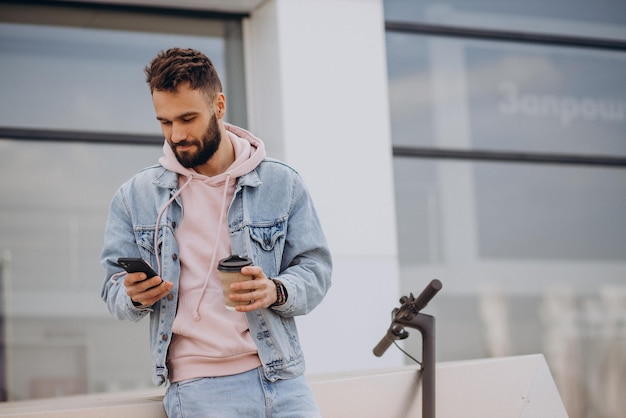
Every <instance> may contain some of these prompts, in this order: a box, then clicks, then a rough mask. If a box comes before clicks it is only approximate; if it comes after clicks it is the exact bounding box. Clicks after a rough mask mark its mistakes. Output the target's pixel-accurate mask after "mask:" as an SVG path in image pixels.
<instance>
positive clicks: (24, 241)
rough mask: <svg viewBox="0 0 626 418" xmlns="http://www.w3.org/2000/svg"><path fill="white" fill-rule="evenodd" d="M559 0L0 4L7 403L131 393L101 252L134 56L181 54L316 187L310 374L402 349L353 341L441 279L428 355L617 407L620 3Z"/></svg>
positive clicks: (129, 143) (623, 64)
mask: <svg viewBox="0 0 626 418" xmlns="http://www.w3.org/2000/svg"><path fill="white" fill-rule="evenodd" d="M416 3H417V4H416ZM570 3H571V2H565V1H553V2H550V4H545V2H538V1H537V2H534V1H533V2H523V4H520V5H514V4H508V3H507V4H506V5H503V3H501V2H489V1H486V0H485V1H476V2H472V4H466V2H462V1H430V0H425V1H422V2H412V1H402V0H386V1H382V0H322V1H320V0H268V1H259V0H249V1H244V0H241V1H226V0H224V1H214V0H208V1H194V0H184V1H178V2H171V1H165V0H163V1H158V0H143V1H140V0H136V1H123V0H108V1H107V0H101V1H95V0H94V1H72V2H66V1H45V2H41V1H33V2H31V1H21V2H17V1H15V2H12V1H2V2H0V10H1V11H2V12H1V13H0V73H2V74H3V77H2V80H1V81H0V88H1V91H2V95H1V96H0V172H1V173H2V174H3V176H2V177H3V179H4V181H3V182H2V183H0V191H1V192H2V196H3V198H2V203H0V251H1V255H2V257H3V258H2V273H1V274H2V276H1V277H2V286H3V287H2V296H3V299H2V301H3V305H2V307H3V318H4V320H3V322H2V326H3V333H4V340H3V341H4V345H3V351H2V352H1V353H0V354H1V355H2V356H3V357H4V361H3V364H4V367H3V369H2V370H1V374H2V375H1V376H0V378H1V379H2V382H4V384H3V387H4V399H9V400H18V399H28V398H36V397H43V396H58V395H67V394H73V393H85V392H100V391H117V390H126V389H134V388H139V387H143V386H148V385H150V381H149V379H150V372H149V358H148V341H147V337H148V328H147V323H146V324H142V323H140V324H128V323H121V322H117V321H115V320H113V319H112V318H110V316H109V314H108V312H106V308H105V307H104V304H103V303H102V302H101V301H100V299H99V289H100V284H101V281H102V280H103V277H102V276H103V272H102V270H101V267H100V266H99V263H98V260H99V251H100V246H101V243H102V233H103V227H104V221H105V219H106V214H107V209H108V202H109V199H110V198H111V196H112V195H113V193H114V191H115V189H116V188H117V187H118V186H119V184H121V183H122V182H123V181H124V180H125V179H126V178H127V177H129V176H130V175H132V174H133V173H134V172H136V171H138V170H139V169H141V168H142V167H144V166H147V165H149V164H152V163H153V162H154V161H155V160H156V159H157V158H158V156H159V155H160V153H161V146H162V138H161V136H160V131H159V126H158V124H157V123H156V121H155V119H154V114H153V109H152V104H151V101H150V97H149V91H148V89H147V86H146V85H145V81H144V79H143V67H144V66H145V65H146V64H147V63H148V61H149V60H150V58H151V57H152V56H154V55H155V54H156V52H158V51H159V50H161V49H165V48H168V47H170V46H184V47H193V48H197V49H200V50H202V51H203V52H205V53H206V54H207V55H209V56H210V57H211V59H212V60H213V61H214V63H215V64H216V67H217V68H218V72H219V73H220V75H221V76H222V78H223V80H224V81H225V83H224V84H225V92H226V95H227V98H228V112H227V119H228V121H230V122H232V123H235V124H237V125H240V126H243V127H246V128H248V129H250V130H251V131H252V132H254V133H255V134H256V135H258V136H259V137H261V138H262V139H264V141H265V142H266V144H267V148H268V154H270V155H271V156H273V157H276V158H279V159H282V160H284V161H286V162H287V163H289V164H291V165H293V166H294V167H295V168H297V169H298V171H300V173H301V174H302V175H303V177H304V178H305V180H306V182H307V184H308V185H309V188H310V190H311V193H312V195H313V198H314V199H315V201H316V205H317V209H318V211H319V214H320V218H321V221H322V224H323V226H324V228H325V231H326V233H327V236H328V239H329V243H330V246H331V250H332V252H333V257H334V262H335V273H334V284H333V287H332V288H331V291H330V292H329V295H328V297H327V299H326V301H325V302H324V303H323V304H322V305H321V306H320V307H319V308H318V309H317V310H315V311H314V312H313V313H312V314H310V315H309V316H307V317H304V318H301V320H299V328H300V331H301V337H302V340H303V345H304V350H305V355H306V357H307V362H308V373H326V372H337V371H349V370H366V369H376V368H383V367H390V366H396V365H401V364H403V362H405V361H409V360H405V356H403V355H402V353H400V352H399V351H398V350H393V349H390V350H388V352H387V353H386V354H385V355H384V356H383V357H382V358H377V357H374V356H373V355H372V348H373V347H374V345H375V344H376V343H377V342H378V340H379V339H380V338H381V337H382V336H383V335H384V333H385V331H386V329H387V327H388V325H389V320H390V313H391V310H392V308H394V307H395V306H397V303H398V298H399V297H400V296H402V295H406V294H409V293H411V292H413V293H415V294H417V293H419V292H420V291H421V290H422V288H423V287H424V286H425V285H426V284H427V283H428V282H429V281H430V280H431V279H432V278H438V279H440V280H441V281H442V283H443V289H442V291H441V292H440V293H439V294H438V295H437V297H436V298H435V299H434V300H433V301H432V302H431V303H430V304H429V306H428V308H427V309H428V311H429V313H432V314H433V315H435V316H436V318H437V333H438V334H437V335H438V338H437V354H438V360H439V361H453V360H461V359H468V358H480V357H489V356H506V355H517V354H528V353H537V352H541V353H544V354H545V355H546V358H547V359H548V363H549V364H550V367H551V370H552V372H553V374H554V376H555V380H556V382H557V385H558V386H559V389H560V391H561V395H562V397H563V399H564V401H565V403H566V405H567V407H568V412H569V413H570V416H572V417H587V416H611V415H610V414H611V413H612V412H613V411H620V410H623V407H624V406H625V405H624V404H623V402H624V401H623V400H622V399H620V397H619V395H618V394H619V393H620V392H619V391H620V390H621V391H623V389H624V388H626V380H625V378H624V377H623V376H626V362H624V360H623V359H624V358H626V356H625V355H624V354H626V326H625V325H624V323H625V322H626V321H625V318H626V313H625V309H626V307H625V306H626V296H625V294H626V290H624V289H625V288H626V279H625V278H626V221H625V220H624V217H623V216H622V214H623V213H625V212H626V171H624V168H626V129H625V128H626V83H625V81H626V55H625V54H624V52H625V51H626V47H625V44H626V25H625V24H626V18H624V17H623V16H626V13H624V12H626V10H624V7H625V6H623V5H621V3H620V2H619V1H608V0H607V1H603V2H600V3H598V2H594V6H590V5H588V4H586V3H588V2H584V1H576V2H574V3H575V6H572V5H571V4H570ZM416 334H417V333H415V335H414V334H413V333H411V336H410V338H409V339H408V340H407V341H406V342H405V343H404V347H405V349H407V350H408V351H409V352H411V353H419V344H420V338H419V336H418V335H416ZM620 388H621V389H620ZM618 408H621V409H618Z"/></svg>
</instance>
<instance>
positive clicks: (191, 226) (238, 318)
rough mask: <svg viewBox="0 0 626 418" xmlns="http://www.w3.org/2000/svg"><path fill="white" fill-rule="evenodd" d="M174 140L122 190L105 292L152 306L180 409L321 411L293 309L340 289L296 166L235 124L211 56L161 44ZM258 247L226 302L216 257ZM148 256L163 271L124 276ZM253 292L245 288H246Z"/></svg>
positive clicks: (157, 77) (134, 312)
mask: <svg viewBox="0 0 626 418" xmlns="http://www.w3.org/2000/svg"><path fill="white" fill-rule="evenodd" d="M145 72H146V75H147V82H148V84H149V86H150V91H151V93H152V101H153V104H154V109H155V111H156V118H157V120H158V121H159V122H160V124H161V128H162V130H163V134H164V136H165V143H164V145H163V154H164V155H163V156H162V157H161V158H160V159H159V164H157V165H155V166H152V167H149V168H146V169H144V170H143V171H141V172H139V173H138V174H136V175H135V176H134V177H132V178H131V179H130V180H128V181H127V182H126V183H125V184H123V185H122V186H121V187H120V189H119V190H118V191H117V193H116V194H115V196H114V197H113V199H112V202H111V207H110V212H109V219H108V221H107V225H106V231H105V242H104V247H103V250H102V264H103V266H104V267H105V269H106V277H105V282H104V285H103V289H102V298H103V300H104V301H105V302H106V304H107V307H108V309H109V310H110V311H111V313H112V314H113V315H114V316H115V317H116V318H118V319H129V320H132V321H138V320H140V319H141V318H143V317H144V316H147V315H149V316H150V335H151V337H150V338H151V351H152V361H153V366H154V375H153V380H154V382H155V383H156V384H161V383H165V382H166V383H167V384H168V388H167V392H166V395H165V397H164V401H163V402H164V406H165V409H166V412H167V414H168V416H169V417H170V418H172V417H213V416H215V417H261V416H262V417H265V416H270V417H279V416H281V417H290V418H293V417H315V416H319V410H318V408H317V405H316V403H315V399H314V398H313V395H312V393H311V391H310V388H309V387H308V385H307V383H306V380H305V378H304V370H305V366H304V358H303V354H302V350H301V348H300V343H299V340H298V334H297V330H296V326H295V320H294V317H295V316H297V315H304V314H306V313H308V312H310V311H311V310H312V309H313V308H315V307H316V306H317V305H318V304H319V303H320V302H321V300H322V299H323V297H324V296H325V294H326V292H327V290H328V288H329V286H330V276H331V258H330V253H329V249H328V246H327V244H326V240H325V238H324V234H323V232H322V230H321V227H320V223H319V220H318V217H317V215H316V212H315V209H314V207H313V204H312V202H311V198H310V196H309V194H308V192H307V190H306V188H305V186H304V184H303V182H302V179H301V178H300V177H299V175H298V174H297V173H296V172H295V171H294V170H293V169H292V168H290V167H288V166H287V165H285V164H283V163H281V162H279V161H276V160H272V159H269V158H266V157H265V148H264V145H263V142H262V141H261V140H259V139H258V138H256V137H255V136H253V135H252V134H251V133H249V132H247V131H246V130H244V129H241V128H238V127H236V126H233V125H229V124H227V123H225V122H224V115H225V111H226V98H225V96H224V94H223V93H222V88H221V83H220V80H219V78H218V75H217V73H216V71H215V68H214V67H213V65H212V63H211V61H210V60H209V59H208V58H207V57H206V56H205V55H203V54H202V53H200V52H198V51H195V50H191V49H180V48H172V49H169V50H167V51H161V52H160V53H159V54H158V55H157V56H156V57H155V58H154V59H153V60H152V62H151V63H150V65H148V66H147V67H146V69H145ZM231 254H237V255H240V256H247V257H249V258H251V259H252V261H253V265H252V266H247V267H244V268H243V269H242V274H244V275H246V276H249V277H250V279H252V280H248V281H245V282H240V283H236V284H233V285H231V288H230V290H231V291H232V292H233V293H231V294H230V295H229V297H230V299H231V300H232V301H234V302H237V303H245V304H243V305H238V306H237V307H236V308H235V310H228V309H226V308H225V307H224V301H223V297H222V290H221V285H220V278H219V275H218V271H217V263H218V262H219V260H220V259H223V258H226V257H228V256H230V255H231ZM119 257H140V258H143V259H144V260H146V261H148V262H149V263H150V264H151V265H152V266H155V267H156V271H157V272H158V275H157V276H155V277H152V278H148V279H146V275H145V274H144V273H126V272H125V271H123V270H122V269H121V267H120V266H119V265H118V264H117V260H118V258H119ZM242 291H243V292H242Z"/></svg>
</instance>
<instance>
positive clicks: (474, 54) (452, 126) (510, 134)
mask: <svg viewBox="0 0 626 418" xmlns="http://www.w3.org/2000/svg"><path fill="white" fill-rule="evenodd" d="M387 47H388V48H387V50H388V67H389V83H390V88H389V91H390V102H391V115H392V116H391V120H392V132H393V142H394V144H395V145H409V146H429V147H451V148H458V149H463V148H465V149H480V150H486V149H488V150H494V151H532V152H546V153H563V154H572V153H578V154H588V155H593V154H600V155H626V136H625V133H626V83H625V81H626V55H624V54H623V53H617V52H606V51H597V50H577V49H573V48H557V47H549V46H529V45H522V44H512V43H505V42H487V41H470V40H451V39H443V38H440V37H434V36H420V35H414V34H399V33H393V32H391V33H387Z"/></svg>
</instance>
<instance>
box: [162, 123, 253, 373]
mask: <svg viewBox="0 0 626 418" xmlns="http://www.w3.org/2000/svg"><path fill="white" fill-rule="evenodd" d="M224 126H225V127H226V130H227V133H228V137H227V138H222V140H230V141H231V142H232V144H233V147H234V149H235V161H234V162H233V164H232V165H231V166H230V167H229V168H228V169H227V170H226V171H225V172H224V173H222V174H219V175H216V176H213V177H207V176H204V175H202V174H199V173H197V172H196V171H194V170H192V169H188V168H185V167H183V166H182V165H181V164H180V163H179V162H178V160H177V159H176V156H175V155H174V153H173V151H172V149H171V148H170V146H169V145H168V144H167V142H166V143H165V144H164V145H163V153H164V156H163V157H161V158H160V160H159V162H160V163H161V165H163V167H165V168H167V169H168V170H171V171H174V172H176V173H178V174H179V177H178V185H179V192H178V193H179V194H180V197H181V199H182V202H183V217H182V220H181V223H180V226H179V227H178V229H177V231H176V239H177V242H178V245H179V259H180V264H181V271H180V282H179V288H178V292H179V293H178V311H177V313H176V318H174V325H173V327H172V332H173V335H172V342H171V344H170V348H169V351H168V357H167V361H168V368H169V370H170V380H171V381H172V382H178V381H181V380H187V379H192V378H196V377H212V376H225V375H231V374H236V373H242V372H245V371H248V370H251V369H253V368H255V367H258V366H260V365H261V362H260V360H259V357H258V354H257V348H256V345H255V344H254V341H253V340H252V338H251V337H250V332H249V329H248V321H247V320H246V317H245V314H243V313H241V312H235V311H230V310H227V309H226V308H225V307H224V302H223V298H222V290H221V285H220V278H219V276H218V272H217V261H218V260H220V259H222V258H225V257H228V256H229V255H230V237H229V233H228V221H227V212H228V207H229V206H230V202H231V201H232V198H233V195H234V192H235V185H236V182H237V178H238V177H240V176H242V175H244V174H247V173H249V172H250V171H252V170H253V169H254V168H255V167H256V166H257V165H258V164H259V163H260V162H261V160H262V159H263V158H264V157H265V146H264V145H263V142H261V140H260V139H258V138H256V137H254V136H253V135H252V134H251V133H249V132H248V131H246V130H244V129H241V128H238V127H236V126H233V125H229V124H226V123H225V124H224ZM216 220H219V221H217V223H216Z"/></svg>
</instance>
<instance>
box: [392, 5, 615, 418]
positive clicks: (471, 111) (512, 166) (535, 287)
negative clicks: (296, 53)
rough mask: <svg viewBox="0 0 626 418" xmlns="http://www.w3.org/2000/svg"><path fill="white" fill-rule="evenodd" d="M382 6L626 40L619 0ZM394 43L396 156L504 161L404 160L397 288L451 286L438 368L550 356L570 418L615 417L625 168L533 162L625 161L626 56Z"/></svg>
mask: <svg viewBox="0 0 626 418" xmlns="http://www.w3.org/2000/svg"><path fill="white" fill-rule="evenodd" d="M384 5H385V14H386V20H387V22H388V23H389V22H393V21H401V22H413V23H423V24H429V25H433V27H436V25H440V26H460V27H466V28H470V29H479V30H480V29H485V30H489V29H498V30H505V31H520V32H531V33H533V32H534V33H546V34H554V35H569V36H583V37H584V36H588V37H601V38H607V39H617V40H624V39H626V29H625V28H626V25H625V23H626V9H625V7H626V3H623V2H621V1H617V0H615V1H601V2H586V1H582V0H580V1H579V0H577V1H552V2H544V1H529V2H528V1H527V2H511V1H488V0H481V1H472V2H464V1H432V0H426V1H422V2H414V1H413V2H411V1H403V0H385V2H384ZM389 27H390V28H391V27H393V26H391V25H390V26H389ZM386 42H387V67H388V75H389V97H390V107H391V124H392V126H391V130H392V140H393V144H394V147H396V150H398V147H409V148H411V147H413V148H426V149H427V151H437V152H440V155H443V154H446V153H447V154H446V157H454V156H459V155H463V156H464V157H468V158H472V156H476V155H477V153H473V154H472V153H455V151H485V152H487V153H491V155H493V156H500V157H501V161H492V162H481V161H478V160H473V161H472V160H469V161H465V160H464V161H461V160H452V159H437V158H424V157H422V158H408V157H406V155H405V154H402V155H403V156H399V155H400V153H397V155H398V156H396V157H395V158H394V175H395V191H396V213H397V225H398V227H397V231H398V248H399V256H400V282H401V288H402V289H403V290H404V294H408V293H409V292H416V291H419V290H420V289H422V288H423V287H424V285H425V283H427V282H428V281H430V280H431V279H433V278H438V279H440V280H441V281H442V283H443V291H442V292H440V293H439V294H438V295H437V297H436V298H435V299H434V300H433V302H432V303H431V304H429V311H430V312H429V313H432V314H433V315H434V316H435V317H436V318H437V351H438V353H437V358H438V361H450V360H461V359H473V358H481V357H490V356H509V355H522V354H534V353H542V354H544V355H545V357H546V359H547V361H548V364H549V366H550V369H551V372H552V374H553V376H554V379H555V381H556V384H557V387H558V389H559V391H560V395H561V397H562V399H563V401H564V403H565V406H566V409H567V411H568V415H569V416H570V417H571V418H591V417H596V416H617V415H619V414H620V413H621V411H622V410H623V403H621V402H620V401H619V399H618V398H616V397H614V396H612V393H622V392H624V390H626V389H625V388H626V386H625V382H624V380H623V379H621V376H623V374H624V368H623V361H622V360H621V359H622V358H624V356H625V355H626V344H624V342H625V341H626V340H625V339H624V335H625V332H626V328H625V327H624V324H626V313H625V312H624V306H626V282H625V280H624V278H625V277H626V238H625V237H626V222H625V221H624V216H623V213H625V212H626V167H623V166H620V167H618V168H611V167H609V166H593V167H592V166H583V165H565V164H561V165H558V164H538V163H535V164H530V163H526V162H524V163H523V162H521V160H522V158H521V156H523V155H525V154H528V155H534V156H544V157H545V156H557V157H558V156H559V154H560V155H561V157H563V156H568V155H575V156H577V157H581V158H585V157H594V156H598V155H601V156H614V157H624V156H626V82H625V81H626V55H625V54H624V52H623V51H609V50H603V49H599V48H597V49H592V48H575V47H560V46H550V45H547V44H545V45H538V44H532V43H524V42H504V41H500V40H497V39H493V40H476V39H469V38H463V37H460V36H457V37H447V36H436V35H434V34H429V35H425V34H419V33H408V32H400V31H394V30H391V29H390V30H388V31H387V33H386ZM423 155H425V154H423ZM504 155H507V156H516V155H517V158H518V161H508V159H507V161H505V160H504V157H503V156H504ZM407 347H408V348H409V350H410V351H411V352H419V350H420V340H419V338H411V339H409V340H407ZM573 364H574V365H575V367H572V365H573ZM613 370H614V371H615V372H612V371H613Z"/></svg>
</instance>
